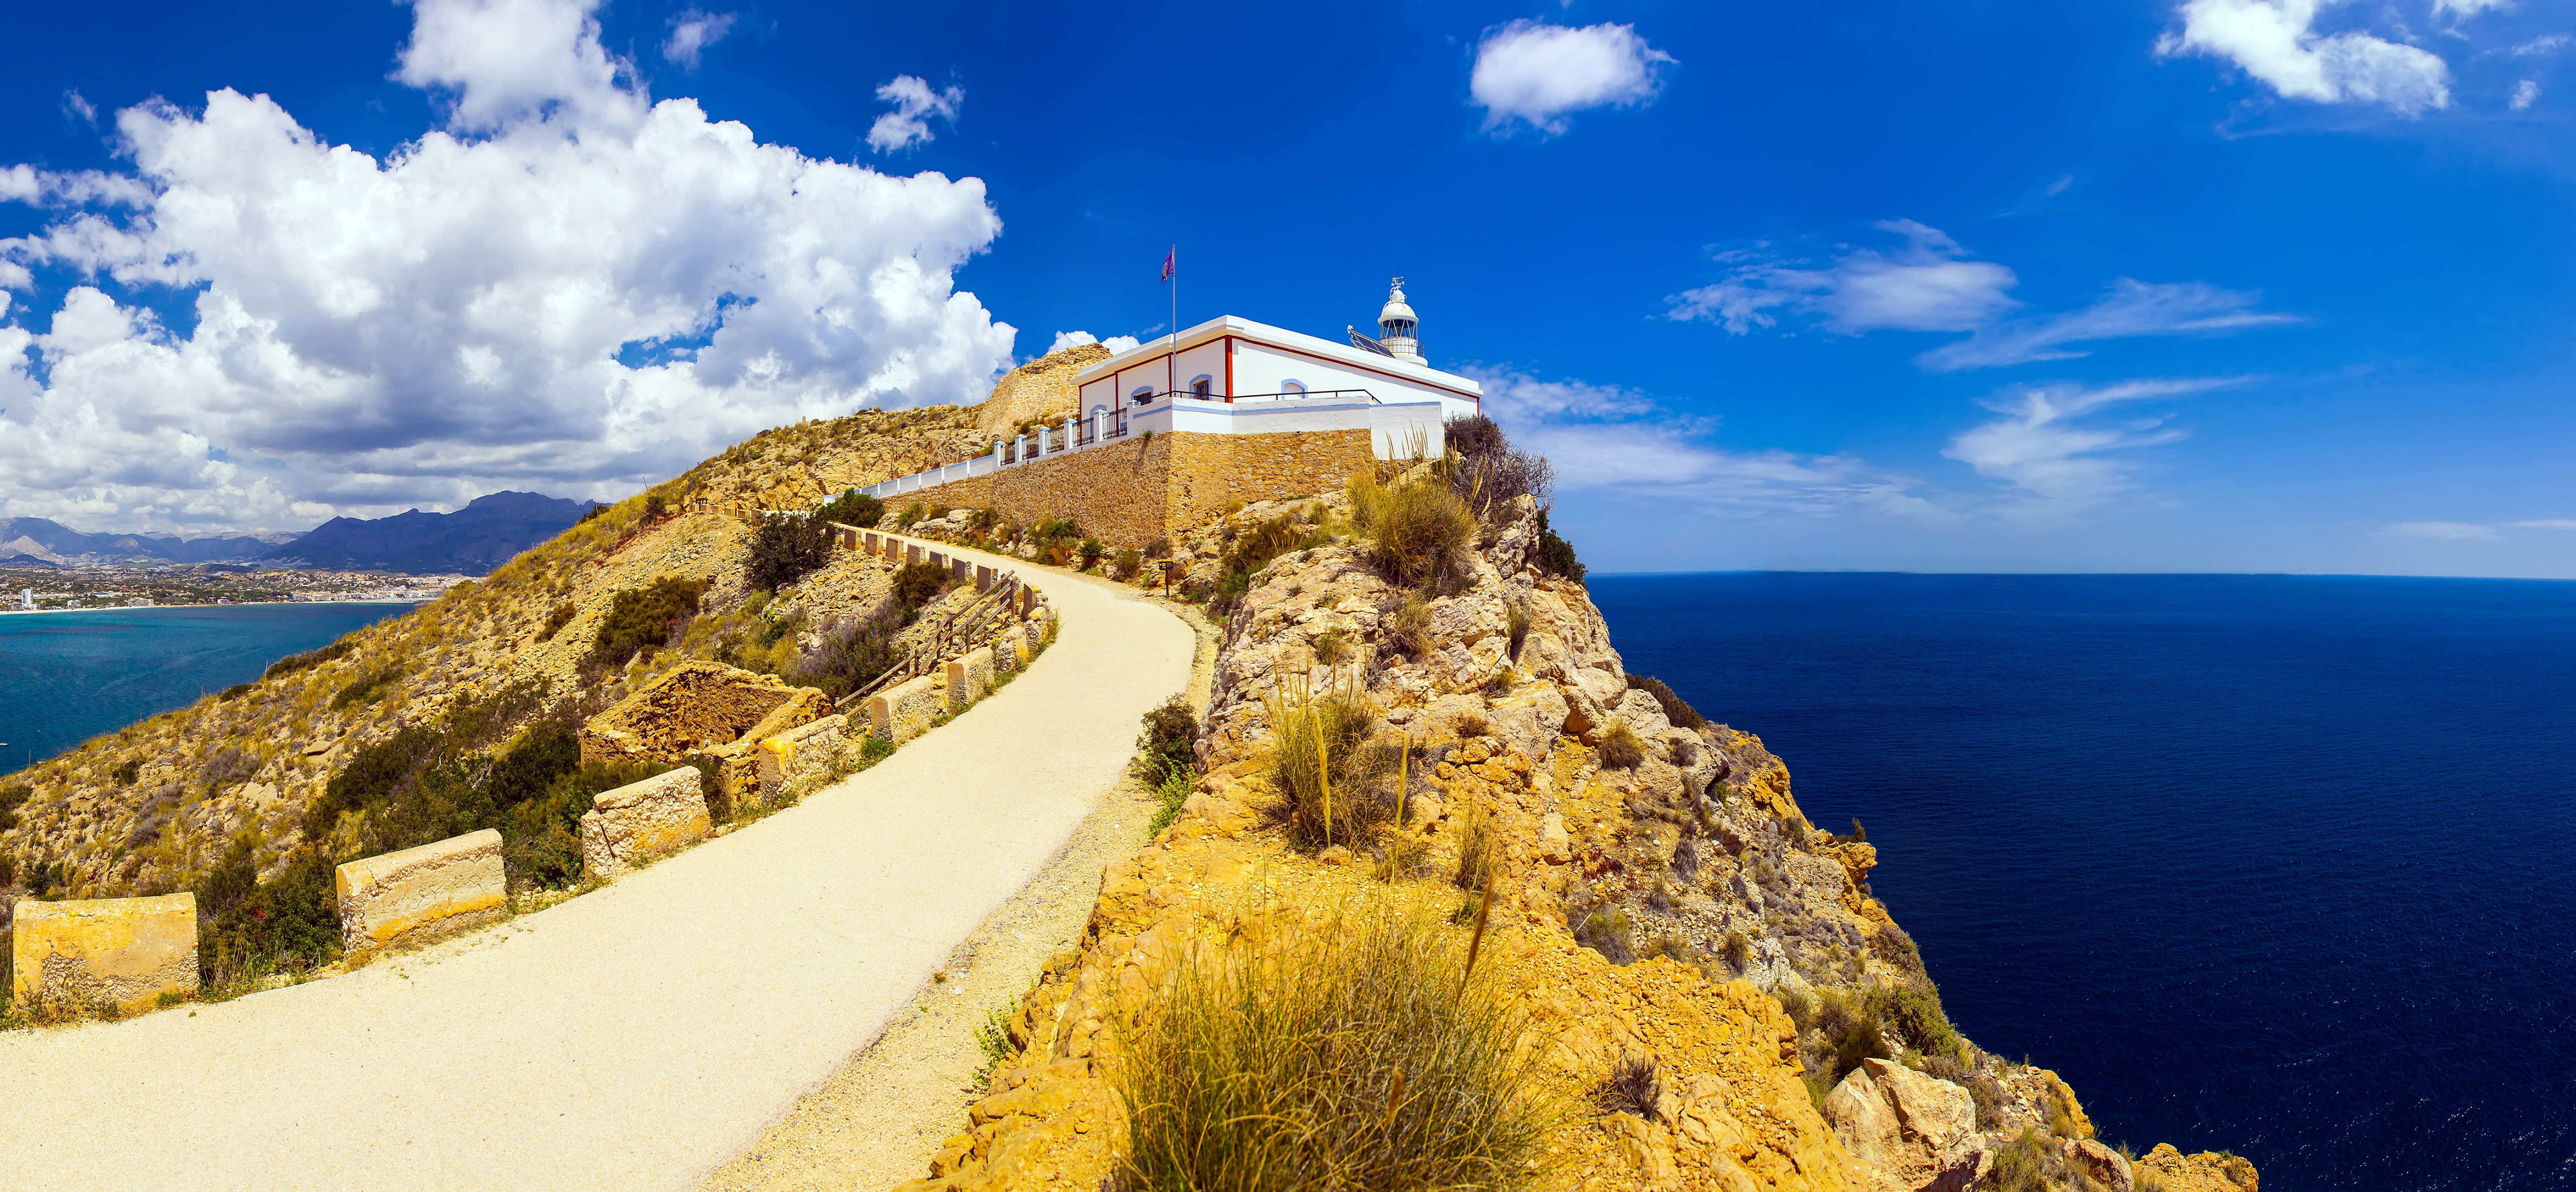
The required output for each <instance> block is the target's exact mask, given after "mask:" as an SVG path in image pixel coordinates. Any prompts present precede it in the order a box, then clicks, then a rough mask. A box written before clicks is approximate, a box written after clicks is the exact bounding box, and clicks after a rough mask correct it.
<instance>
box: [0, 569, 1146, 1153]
mask: <svg viewBox="0 0 2576 1192" xmlns="http://www.w3.org/2000/svg"><path fill="white" fill-rule="evenodd" d="M956 553H958V554H960V555H965V556H968V557H970V558H973V557H976V555H975V552H972V551H958V552H956ZM979 561H986V562H1005V561H1003V560H995V559H991V558H989V557H984V558H980V559H979ZM1022 574H1023V575H1024V576H1026V577H1027V578H1028V579H1029V580H1030V582H1032V583H1034V584H1036V585H1037V586H1038V587H1039V588H1040V589H1042V590H1043V591H1045V592H1046V594H1047V596H1048V598H1049V599H1050V600H1051V601H1052V602H1053V603H1054V605H1055V607H1056V609H1057V610H1058V612H1059V613H1060V614H1061V616H1062V618H1063V627H1062V629H1061V631H1060V633H1059V635H1058V638H1057V641H1056V644H1055V646H1054V647H1053V648H1051V649H1049V650H1048V651H1047V652H1046V654H1044V655H1043V656H1041V657H1040V658H1039V659H1038V661H1037V663H1036V664H1035V665H1034V666H1032V667H1031V668H1030V669H1029V672H1028V673H1027V674H1025V675H1023V676H1021V677H1020V678H1019V679H1018V680H1017V681H1015V682H1013V683H1012V684H1011V685H1010V686H1009V687H1007V688H1004V689H1003V690H1002V691H1001V692H1000V693H999V694H997V695H996V696H995V697H994V698H992V699H989V700H986V701H985V702H983V703H982V704H979V705H977V706H976V707H974V708H972V709H969V710H968V711H967V712H966V714H964V715H962V716H960V717H958V718H957V719H956V720H954V721H952V722H950V723H949V724H947V725H945V726H943V727H941V728H939V729H938V730H936V731H934V732H932V733H931V734H930V735H928V736H926V737H923V738H922V739H920V740H918V741H915V742H913V743H911V744H909V745H906V746H905V747H904V748H903V749H902V750H900V751H899V752H897V753H896V754H895V755H894V756H893V757H890V758H888V759H886V760H885V761H884V762H882V763H880V764H878V765H877V766H876V767H875V768H873V769H870V770H868V771H866V772H865V773H862V774H858V775H856V776H854V777H852V778H851V779H850V780H848V781H846V782H844V783H841V784H840V785H838V786H835V787H833V788H831V789H829V790H826V791H822V792H818V793H816V794H814V795H813V796H810V797H808V798H807V799H806V800H805V801H804V802H803V803H801V804H799V805H798V806H796V807H794V808H791V809H789V810H787V811H784V812H781V813H779V814H777V815H773V816H770V817H769V818H767V819H764V820H761V821H759V822H757V823H754V824H751V825H749V826H748V827H745V828H744V829H742V830H740V831H737V832H734V833H732V834H730V835H727V836H725V837H723V838H721V839H717V840H712V841H709V842H707V843H705V844H702V845H700V846H698V847H697V848H694V849H691V850H689V851H688V852H685V853H682V854H680V855H678V856H676V857H673V858H671V859H669V860H667V861H664V862H662V863H661V864H658V865H655V866H653V867H651V868H649V869H646V870H644V871H642V872H640V873H636V874H634V875H631V876H629V877H627V878H626V879H625V880H623V881H620V882H618V883H616V884H615V885H612V886H609V887H607V888H605V889H602V890H598V891H596V892H593V893H591V894H587V895H584V896H582V897H580V898H576V899H573V900H571V901H569V902H565V903H563V904H561V905H559V906H555V907H552V908H549V909H547V910H544V911H541V912H538V913H536V914H532V915H526V916H522V917H520V918H517V919H514V920H512V921H510V922H509V923H507V924H504V925H502V926H500V927H497V928H494V929H492V930H490V931H487V932H483V933H480V934H478V935H474V936H470V937H467V938H465V939H462V940H458V941H454V942H451V943H447V944H442V945H439V946H437V947H434V948H430V949H427V950H425V951H422V952H418V953H414V954H412V955H409V956H404V957H400V958H397V959H393V960H389V961H386V962H382V963H379V964H376V965H373V966H370V967H368V968H365V969H361V970H359V971H358V972H356V973H352V974H349V975H347V976H342V977H335V978H332V979H329V980H323V981H315V982H312V983H309V984H305V985H299V986H295V987H292V988H289V989H281V990H276V991H273V992H269V993H262V994H255V995H252V996H250V997H245V998H241V999H239V1000H236V1001H232V1002H227V1003H224V1004H222V1005H213V1006H196V1007H190V1008H189V1009H186V1010H173V1011H168V1012H164V1013H159V1014H152V1015H147V1016H145V1017H142V1018H138V1019H135V1020H133V1021H130V1022H124V1023H115V1024H106V1025H90V1026H83V1027H76V1028H70V1029H62V1030H46V1031H33V1032H14V1033H11V1034H9V1035H5V1036H0V1107H5V1112H0V1156H5V1157H6V1160H5V1163H0V1167H4V1168H5V1170H6V1175H5V1177H0V1180H5V1182H6V1183H8V1184H9V1185H11V1186H12V1187H13V1188H83V1189H89V1188H100V1189H105V1188H168V1187H190V1188H300V1187H335V1188H351V1187H358V1188H514V1189H516V1188H527V1189H537V1188H603V1187H616V1188H629V1187H679V1186H688V1185H692V1184H695V1183H697V1182H698V1181H700V1180H701V1179H703V1178H704V1177H705V1176H707V1175H708V1174H710V1173H711V1172H713V1171H714V1170H715V1169H716V1168H717V1167H718V1166H719V1165H721V1164H723V1163H725V1162H726V1161H727V1160H729V1159H732V1158H734V1157H735V1156H737V1155H739V1154H741V1153H742V1152H743V1151H745V1150H746V1149H748V1148H749V1147H751V1145H752V1144H753V1142H754V1141H755V1140H756V1139H757V1138H758V1137H759V1136H760V1135H761V1132H762V1130H763V1128H764V1127H765V1126H767V1125H768V1124H769V1123H771V1122H772V1121H774V1120H777V1119H779V1118H780V1117H781V1116H782V1115H784V1114H786V1112H787V1111H788V1109H789V1108H790V1107H791V1106H792V1105H793V1104H794V1103H795V1102H796V1101H797V1099H798V1098H799V1096H800V1095H802V1094H804V1093H806V1092H807V1091H808V1090H811V1089H815V1088H817V1087H819V1086H821V1085H823V1084H824V1083H825V1082H826V1081H827V1080H829V1079H830V1078H831V1077H832V1075H833V1074H834V1073H835V1072H836V1071H838V1070H839V1069H841V1068H842V1067H843V1066H844V1065H845V1064H847V1063H848V1062H849V1060H850V1058H851V1057H852V1055H853V1054H854V1053H856V1052H858V1051H859V1050H860V1049H861V1048H863V1047H864V1046H865V1045H866V1044H867V1043H868V1042H869V1041H870V1040H871V1039H874V1038H876V1037H877V1035H878V1034H879V1033H880V1031H881V1030H882V1029H883V1028H884V1027H885V1025H886V1023H887V1022H888V1020H889V1019H890V1017H891V1016H892V1015H894V1014H895V1013H896V1012H897V1011H898V1010H899V1009H901V1008H902V1007H904V1006H905V1005H906V1004H907V1003H908V1002H910V1001H911V1000H912V998H913V995H914V993H915V992H916V991H917V990H919V989H920V988H921V987H922V986H923V985H924V984H925V983H926V982H928V980H929V978H930V975H931V973H932V972H933V971H934V970H936V969H938V968H939V966H940V965H941V963H942V962H943V961H945V960H946V959H947V958H948V957H949V956H950V954H951V953H952V952H953V951H954V950H955V949H956V948H957V946H958V945H959V943H960V942H962V941H964V940H965V939H966V938H967V937H968V936H969V935H970V934H972V933H973V932H974V931H975V929H976V927H977V926H978V925H979V924H981V923H983V922H984V921H985V919H986V918H987V917H988V916H990V915H991V914H992V913H993V911H994V910H995V909H996V908H998V907H1000V906H1001V905H1002V904H1003V903H1004V902H1005V901H1006V900H1008V899H1009V898H1010V897H1011V896H1012V895H1013V894H1014V893H1015V892H1017V891H1019V890H1020V889H1021V888H1022V887H1023V886H1024V885H1026V884H1027V883H1028V882H1029V880H1030V879H1031V878H1032V877H1034V876H1036V875H1037V874H1038V873H1039V872H1040V870H1041V869H1042V868H1043V867H1044V866H1045V865H1046V863H1047V861H1048V859H1049V858H1050V857H1053V856H1055V855H1056V854H1057V853H1058V851H1059V850H1060V849H1061V848H1062V847H1063V846H1064V844H1065V843H1066V841H1067V839H1068V838H1069V837H1070V836H1071V835H1072V834H1073V830H1074V828H1075V826H1076V825H1077V824H1078V823H1080V822H1081V821H1082V820H1083V818H1084V817H1085V815H1086V814H1087V813H1088V812H1089V811H1090V810H1091V809H1092V808H1093V806H1094V805H1095V804H1096V802H1097V801H1098V800H1099V798H1100V797H1101V795H1102V794H1103V793H1104V792H1106V791H1107V790H1108V789H1110V788H1111V787H1112V786H1114V785H1115V784H1116V783H1117V782H1118V780H1119V777H1120V774H1121V771H1122V770H1123V768H1124V766H1125V765H1126V762H1127V759H1128V757H1129V756H1130V754H1131V752H1132V747H1133V744H1134V741H1135V736H1136V726H1137V719H1138V717H1140V716H1142V715H1143V714H1144V712H1145V711H1146V709H1148V708H1150V707H1152V706H1153V705H1155V704H1157V703H1160V702H1161V701H1162V700H1163V699H1165V698H1166V697H1168V696H1170V695H1171V694H1172V693H1174V692H1176V691H1179V690H1181V688H1182V686H1183V685H1184V683H1186V682H1187V681H1188V679H1189V676H1190V664H1191V653H1192V649H1191V647H1192V635H1191V631H1190V629H1189V627H1188V626H1187V625H1184V624H1183V623H1182V622H1181V621H1180V620H1178V619H1176V618H1175V617H1173V616H1172V615H1171V614H1170V613H1167V612H1165V611H1163V610H1161V609H1159V608H1156V607H1154V606H1153V605H1151V604H1149V603H1146V602H1144V601H1142V600H1137V599H1131V598H1126V597H1122V596H1121V595H1120V594H1118V593H1117V592H1116V591H1113V590H1111V589H1109V588H1107V587H1104V586H1099V585H1095V584H1092V583H1089V582H1086V581H1084V580H1081V579H1078V578H1074V577H1070V576H1064V575H1055V574H1049V573H1047V572H1045V571H1043V570H1040V569H1036V568H1026V569H1023V570H1022Z"/></svg>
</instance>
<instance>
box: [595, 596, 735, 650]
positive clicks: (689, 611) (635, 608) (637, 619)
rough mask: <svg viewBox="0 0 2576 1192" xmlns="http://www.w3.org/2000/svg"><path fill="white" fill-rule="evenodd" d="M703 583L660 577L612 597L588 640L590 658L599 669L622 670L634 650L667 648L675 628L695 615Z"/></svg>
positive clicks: (674, 634)
mask: <svg viewBox="0 0 2576 1192" xmlns="http://www.w3.org/2000/svg"><path fill="white" fill-rule="evenodd" d="M706 591H707V582H706V581H705V580H702V579H682V578H679V577H677V576H664V577H663V578H661V579H657V580H654V581H653V582H652V583H650V584H647V585H645V586H643V587H640V588H628V589H626V590H625V591H623V592H619V593H618V594H617V595H616V596H614V597H612V598H611V599H610V600H609V603H608V615H607V616H605V617H602V618H600V620H599V632H598V633H597V634H595V635H594V636H593V637H592V638H591V644H590V658H591V661H592V662H593V663H595V664H597V665H600V666H624V665H625V664H626V660H627V659H629V658H633V657H634V656H635V652H636V651H637V650H640V649H643V648H644V647H646V646H662V645H667V644H669V642H670V640H671V639H672V637H674V636H676V634H677V631H678V629H679V627H680V626H681V625H683V624H685V623H686V622H687V621H688V619H689V618H691V617H694V616H696V615H698V602H699V600H700V599H702V598H703V597H704V596H705V595H706Z"/></svg>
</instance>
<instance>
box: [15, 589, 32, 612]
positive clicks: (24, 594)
mask: <svg viewBox="0 0 2576 1192" xmlns="http://www.w3.org/2000/svg"><path fill="white" fill-rule="evenodd" d="M18 607H20V608H34V607H36V590H35V589H34V588H20V589H18Z"/></svg>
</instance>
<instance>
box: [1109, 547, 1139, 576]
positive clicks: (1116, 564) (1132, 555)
mask: <svg viewBox="0 0 2576 1192" xmlns="http://www.w3.org/2000/svg"><path fill="white" fill-rule="evenodd" d="M1144 569H1145V556H1144V555H1143V554H1141V553H1138V551H1137V550H1136V548H1134V547H1132V546H1131V547H1128V548H1126V549H1124V550H1121V551H1119V552H1118V554H1117V555H1116V556H1115V557H1114V558H1112V559H1111V560H1110V561H1109V573H1110V574H1111V575H1113V576H1115V577H1117V578H1118V579H1121V580H1130V579H1134V578H1136V573H1137V572H1140V571H1143V570H1144Z"/></svg>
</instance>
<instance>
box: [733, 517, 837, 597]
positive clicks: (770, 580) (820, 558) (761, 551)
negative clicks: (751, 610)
mask: <svg viewBox="0 0 2576 1192" xmlns="http://www.w3.org/2000/svg"><path fill="white" fill-rule="evenodd" d="M831 561H832V528H831V527H830V526H827V525H825V524H823V519H822V518H819V517H767V518H762V519H761V522H760V528H759V529H758V530H757V531H754V532H753V534H752V536H751V559H750V561H749V562H747V563H746V564H745V565H744V569H745V570H746V571H747V572H748V573H749V579H750V581H751V586H752V587H755V588H758V589H760V590H761V591H764V592H776V591H779V590H781V589H783V588H785V587H787V585H789V584H792V583H795V582H796V581H797V580H800V579H803V578H805V577H806V576H808V575H811V574H813V573H814V572H816V571H818V570H821V569H822V567H823V565H824V564H826V563H829V562H831Z"/></svg>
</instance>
